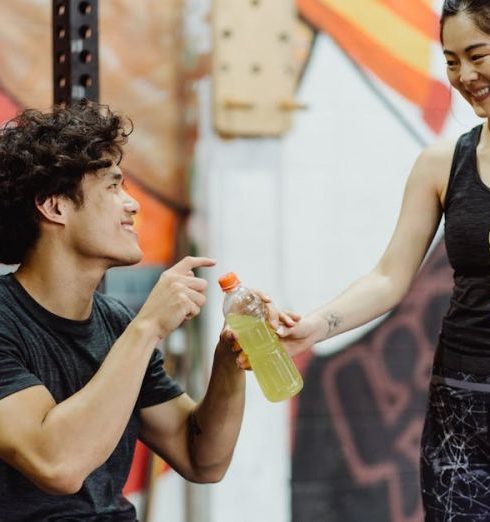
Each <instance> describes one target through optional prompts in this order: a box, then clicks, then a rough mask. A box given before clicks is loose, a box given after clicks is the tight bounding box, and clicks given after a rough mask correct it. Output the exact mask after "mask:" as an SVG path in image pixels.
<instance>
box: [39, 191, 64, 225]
mask: <svg viewBox="0 0 490 522" xmlns="http://www.w3.org/2000/svg"><path fill="white" fill-rule="evenodd" d="M69 207H70V201H69V200H68V198H66V197H65V196H49V197H47V198H46V199H45V200H43V201H41V200H38V201H36V208H37V210H38V211H39V213H40V214H41V216H43V217H44V219H46V220H47V221H49V222H51V223H59V224H60V225H64V224H65V223H66V220H67V216H68V210H69Z"/></svg>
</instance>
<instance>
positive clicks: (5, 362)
mask: <svg viewBox="0 0 490 522" xmlns="http://www.w3.org/2000/svg"><path fill="white" fill-rule="evenodd" d="M42 384H43V383H42V382H41V381H40V380H39V379H38V377H36V376H35V375H34V374H33V373H31V372H30V371H29V369H28V368H27V365H26V364H25V362H24V360H23V357H22V353H21V351H20V349H19V348H18V346H16V344H15V342H14V341H13V340H10V339H8V338H7V337H5V336H3V335H0V400H1V399H3V398H5V397H7V396H9V395H12V394H13V393H16V392H18V391H21V390H23V389H25V388H29V387H31V386H37V385H42Z"/></svg>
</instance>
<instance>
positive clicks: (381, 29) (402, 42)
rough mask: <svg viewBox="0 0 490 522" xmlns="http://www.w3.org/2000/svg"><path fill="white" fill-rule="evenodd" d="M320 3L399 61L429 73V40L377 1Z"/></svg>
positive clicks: (326, 1) (343, 0)
mask: <svg viewBox="0 0 490 522" xmlns="http://www.w3.org/2000/svg"><path fill="white" fill-rule="evenodd" d="M410 1H412V2H413V1H414V0H410ZM321 3H323V4H324V5H326V6H327V7H328V8H330V9H332V10H333V11H335V12H336V13H338V14H339V15H340V16H342V17H344V18H346V19H347V20H348V21H349V22H350V23H351V24H353V25H354V26H357V27H358V29H359V31H361V32H363V33H365V34H367V35H368V36H369V37H370V38H371V39H372V40H373V41H375V42H377V43H378V44H379V45H381V46H382V47H385V48H386V49H387V50H388V51H389V52H390V53H391V54H392V55H393V56H395V57H396V58H397V59H399V60H401V61H403V62H405V63H407V64H408V65H410V66H411V67H413V68H414V69H415V70H417V71H419V72H421V73H423V74H427V72H428V71H429V69H430V56H431V53H430V51H431V41H430V39H429V38H427V37H426V36H424V35H423V34H422V33H421V32H420V31H419V30H418V29H416V28H415V27H413V26H412V25H410V24H409V23H407V22H406V21H405V20H403V19H402V18H400V17H399V16H397V15H396V14H395V13H394V12H393V11H391V10H390V9H389V8H387V7H386V6H385V5H382V4H380V3H378V2H377V1H376V0H362V1H361V0H321Z"/></svg>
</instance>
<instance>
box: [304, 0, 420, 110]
mask: <svg viewBox="0 0 490 522" xmlns="http://www.w3.org/2000/svg"><path fill="white" fill-rule="evenodd" d="M298 6H299V8H300V12H301V14H302V15H303V16H304V17H305V18H306V19H307V20H308V21H309V22H310V23H311V24H312V25H313V26H316V27H317V28H318V29H321V30H323V31H325V32H326V33H327V34H329V35H331V36H332V37H333V38H334V39H335V40H336V41H337V42H338V43H339V45H340V46H341V47H342V48H343V49H344V50H345V51H346V52H348V54H349V55H350V56H352V57H353V58H354V59H355V60H356V61H357V62H358V63H360V64H362V65H364V66H366V67H368V68H369V69H370V70H372V71H373V72H374V73H375V74H376V75H378V76H379V77H380V78H381V79H382V80H383V81H384V82H386V83H387V84H388V85H390V86H391V87H393V88H394V89H396V90H397V91H398V92H400V93H401V94H402V95H403V96H405V97H406V98H408V99H409V100H410V101H412V102H413V103H416V104H417V105H423V104H424V102H425V100H426V99H427V97H428V94H429V91H430V78H429V77H428V76H424V75H422V74H420V73H419V72H417V71H415V70H414V69H412V68H410V67H409V66H407V65H406V64H405V63H403V62H400V61H399V60H397V59H396V58H394V57H393V55H391V54H390V53H389V52H388V51H387V50H386V49H385V48H384V47H382V46H380V45H378V44H376V43H374V42H373V41H372V40H371V39H370V38H369V37H368V36H367V35H366V34H365V33H363V32H362V31H360V30H359V29H357V28H356V27H354V26H353V25H352V24H350V23H349V22H347V21H346V20H345V19H344V18H342V17H340V16H337V14H336V13H335V12H334V11H332V10H330V9H329V8H328V7H327V6H326V5H325V4H322V3H320V2H318V1H317V0H298Z"/></svg>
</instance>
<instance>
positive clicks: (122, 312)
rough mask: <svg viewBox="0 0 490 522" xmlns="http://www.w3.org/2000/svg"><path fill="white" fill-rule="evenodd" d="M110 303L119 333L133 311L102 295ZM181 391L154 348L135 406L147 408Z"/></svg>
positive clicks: (159, 352) (132, 315)
mask: <svg viewBox="0 0 490 522" xmlns="http://www.w3.org/2000/svg"><path fill="white" fill-rule="evenodd" d="M104 300H105V302H107V303H109V304H110V307H111V310H112V320H113V321H115V323H114V325H115V326H114V330H115V332H116V334H117V335H120V334H121V333H122V332H123V331H124V329H125V328H126V327H127V326H128V324H129V323H130V322H131V321H132V320H133V318H134V312H133V311H132V310H131V309H129V308H128V307H127V306H126V305H125V304H124V303H122V302H121V301H119V300H118V299H114V298H112V297H109V296H104ZM182 393H183V390H182V388H181V387H180V385H179V384H178V383H177V382H176V381H175V380H174V379H172V378H171V377H170V376H169V375H168V374H167V373H166V372H165V369H164V367H163V356H162V352H161V351H160V350H158V349H156V348H155V350H154V352H153V355H152V357H151V359H150V363H149V364H148V368H147V370H146V374H145V377H144V379H143V384H142V386H141V391H140V394H139V397H138V402H137V404H136V407H137V408H147V407H148V406H154V405H155V404H160V403H162V402H166V401H169V400H171V399H173V398H175V397H177V396H179V395H181V394H182Z"/></svg>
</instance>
